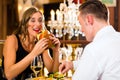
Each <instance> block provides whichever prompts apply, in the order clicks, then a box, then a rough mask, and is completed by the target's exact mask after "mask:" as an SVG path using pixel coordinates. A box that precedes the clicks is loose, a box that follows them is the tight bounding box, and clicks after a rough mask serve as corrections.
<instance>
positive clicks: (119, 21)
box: [0, 0, 120, 77]
mask: <svg viewBox="0 0 120 80" xmlns="http://www.w3.org/2000/svg"><path fill="white" fill-rule="evenodd" d="M85 1H87V0H0V58H1V59H2V53H3V52H2V51H3V45H4V41H5V39H6V37H7V36H8V35H10V34H12V32H13V31H14V30H15V29H16V28H17V27H18V23H19V21H20V19H21V16H22V13H23V12H24V11H25V10H26V9H27V8H29V7H31V6H35V7H37V8H38V9H39V10H40V11H41V12H42V13H43V14H44V18H45V26H46V27H47V29H48V30H49V31H51V32H52V33H53V34H54V35H55V36H56V37H57V38H59V40H60V42H61V49H60V57H59V58H60V59H65V60H76V59H77V58H78V57H80V56H81V55H82V51H83V50H84V47H85V46H86V45H87V44H88V42H87V41H86V39H85V36H84V34H83V33H82V32H81V31H80V24H79V21H78V20H77V15H78V14H77V13H78V7H79V6H80V5H81V4H82V3H84V2H85ZM101 1H103V3H105V4H106V5H107V6H108V8H109V11H110V24H111V25H112V26H114V28H115V30H117V31H119V32H120V0H101ZM66 8H67V9H68V10H67V12H66V11H64V10H65V9H66ZM71 14H72V15H71ZM63 15H64V16H63ZM63 19H64V20H63ZM0 64H1V62H0ZM45 75H46V74H45ZM68 76H69V77H71V76H72V72H69V73H68Z"/></svg>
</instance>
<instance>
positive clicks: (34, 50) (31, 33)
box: [3, 7, 60, 80]
mask: <svg viewBox="0 0 120 80" xmlns="http://www.w3.org/2000/svg"><path fill="white" fill-rule="evenodd" d="M43 21H44V20H43V15H42V13H41V12H40V11H39V10H38V9H36V8H34V7H31V8H29V9H27V10H26V11H25V12H24V14H23V17H22V19H21V22H20V25H19V27H18V29H17V30H16V31H15V33H14V34H12V35H10V36H8V37H7V39H6V41H5V44H4V48H3V56H4V72H5V76H6V78H7V79H8V80H12V79H16V80H25V79H26V78H27V77H28V76H29V74H30V73H31V72H32V71H31V69H30V63H31V61H32V60H33V59H34V57H36V56H38V55H40V54H41V55H42V59H43V62H44V65H45V66H46V68H47V69H48V71H49V72H56V71H57V70H58V66H59V63H58V57H59V48H60V42H59V40H58V39H57V38H55V37H53V36H50V37H49V38H50V40H51V41H52V44H54V45H55V47H52V50H53V58H51V56H50V54H49V50H48V41H49V40H48V39H46V38H42V39H40V40H39V41H37V42H36V36H37V34H38V33H39V32H40V31H41V29H42V27H43V24H44V23H43Z"/></svg>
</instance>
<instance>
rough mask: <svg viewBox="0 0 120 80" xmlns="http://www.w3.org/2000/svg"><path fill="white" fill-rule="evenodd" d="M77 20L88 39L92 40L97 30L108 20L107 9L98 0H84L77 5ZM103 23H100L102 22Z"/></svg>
mask: <svg viewBox="0 0 120 80" xmlns="http://www.w3.org/2000/svg"><path fill="white" fill-rule="evenodd" d="M79 11H80V14H79V22H80V24H81V26H82V31H83V32H84V34H85V35H86V39H87V40H88V41H92V40H93V38H94V36H95V34H96V33H97V31H98V30H99V29H100V28H101V26H104V25H105V24H106V23H107V21H108V9H107V7H106V6H105V5H104V4H103V3H102V2H100V1H98V0H95V1H86V2H85V3H83V4H82V5H81V6H80V7H79ZM101 23H102V24H103V25H102V24H101Z"/></svg>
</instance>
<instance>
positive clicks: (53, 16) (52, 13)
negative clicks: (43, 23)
mask: <svg viewBox="0 0 120 80" xmlns="http://www.w3.org/2000/svg"><path fill="white" fill-rule="evenodd" d="M50 14H51V21H54V20H55V12H54V10H53V9H52V10H51V11H50Z"/></svg>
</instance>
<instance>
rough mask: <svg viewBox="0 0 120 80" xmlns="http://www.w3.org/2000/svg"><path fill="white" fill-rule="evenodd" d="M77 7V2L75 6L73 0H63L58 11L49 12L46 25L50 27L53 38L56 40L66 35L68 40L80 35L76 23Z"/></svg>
mask: <svg viewBox="0 0 120 80" xmlns="http://www.w3.org/2000/svg"><path fill="white" fill-rule="evenodd" d="M79 6H80V2H79V0H78V3H77V4H75V3H73V0H67V1H66V0H64V2H63V3H60V5H59V9H57V10H56V11H54V10H51V11H50V15H51V17H50V18H51V19H50V20H49V21H48V24H47V26H48V27H50V32H52V33H53V32H55V36H56V37H58V38H61V37H63V36H64V35H66V34H68V38H69V39H71V38H72V37H73V36H76V37H78V36H79V34H82V32H81V31H80V23H79V21H78V13H79Z"/></svg>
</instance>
